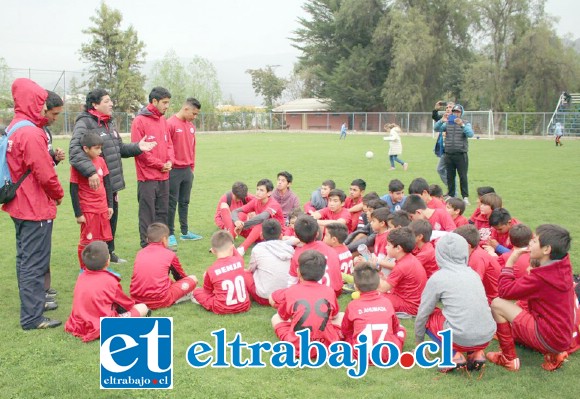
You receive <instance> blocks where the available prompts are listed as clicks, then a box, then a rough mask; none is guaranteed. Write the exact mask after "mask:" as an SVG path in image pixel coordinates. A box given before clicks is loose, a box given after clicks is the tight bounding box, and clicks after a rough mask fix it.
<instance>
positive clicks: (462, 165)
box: [434, 104, 473, 205]
mask: <svg viewBox="0 0 580 399" xmlns="http://www.w3.org/2000/svg"><path fill="white" fill-rule="evenodd" d="M462 115H463V106H461V104H455V106H454V107H453V108H452V110H451V115H449V116H448V115H443V117H442V118H441V119H440V120H439V121H437V123H435V126H434V130H435V131H437V132H445V133H444V137H445V139H444V140H445V142H444V147H445V150H444V151H445V152H444V153H445V169H447V187H448V188H449V195H450V196H452V197H453V196H455V195H456V192H455V191H456V188H455V175H456V173H457V174H459V185H460V188H461V197H463V201H464V202H465V203H466V204H467V205H469V198H468V197H469V189H468V185H467V170H468V168H469V157H468V149H469V143H468V142H467V139H468V138H469V137H473V128H472V127H471V123H469V122H468V121H466V120H463V119H461V116H462Z"/></svg>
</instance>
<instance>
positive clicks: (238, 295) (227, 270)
mask: <svg viewBox="0 0 580 399" xmlns="http://www.w3.org/2000/svg"><path fill="white" fill-rule="evenodd" d="M211 252H212V253H213V254H214V255H215V256H216V258H217V259H216V261H215V262H214V263H213V264H212V265H211V266H210V267H209V268H208V269H207V270H206V272H205V273H204V274H203V287H200V288H196V289H195V290H193V298H192V302H193V303H199V304H200V305H201V306H202V307H203V308H205V309H206V310H209V311H210V312H213V313H216V314H232V313H241V312H247V311H248V310H250V306H251V304H252V303H251V301H250V297H249V295H248V290H247V288H246V283H245V281H244V258H242V256H241V255H240V254H239V253H238V252H237V251H236V250H235V247H234V239H233V237H232V235H231V234H230V233H229V232H227V231H225V230H218V231H216V232H215V233H213V235H212V236H211Z"/></svg>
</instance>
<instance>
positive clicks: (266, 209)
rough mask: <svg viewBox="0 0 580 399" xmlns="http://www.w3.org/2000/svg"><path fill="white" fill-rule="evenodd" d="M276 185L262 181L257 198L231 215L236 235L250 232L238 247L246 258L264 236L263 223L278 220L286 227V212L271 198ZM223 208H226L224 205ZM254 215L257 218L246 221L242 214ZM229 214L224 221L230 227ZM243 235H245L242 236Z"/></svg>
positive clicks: (257, 185) (268, 181)
mask: <svg viewBox="0 0 580 399" xmlns="http://www.w3.org/2000/svg"><path fill="white" fill-rule="evenodd" d="M272 190H274V184H272V182H271V181H270V180H269V179H262V180H260V181H259V182H258V184H256V198H254V199H252V200H251V201H250V202H248V203H247V204H246V205H244V206H242V207H241V208H238V209H236V210H234V211H233V212H232V213H231V221H232V222H233V224H234V226H235V233H236V234H238V235H239V234H241V233H242V232H244V231H248V230H249V233H248V236H247V237H246V239H245V240H244V242H242V245H240V246H239V247H238V252H239V253H240V255H242V256H244V254H245V253H246V251H247V250H248V248H249V247H250V245H252V244H253V243H255V242H256V241H258V240H259V239H260V234H262V222H263V221H264V220H266V219H270V218H272V219H276V220H278V222H279V223H280V225H281V226H283V225H284V212H282V208H280V204H279V203H277V202H276V200H275V199H274V198H272V197H271V195H272ZM221 206H224V204H222V205H221ZM250 213H254V214H255V216H254V217H252V218H250V219H248V220H246V221H244V220H242V217H240V214H245V215H248V214H250ZM228 216H229V215H228V214H227V213H224V214H222V219H223V220H224V224H225V225H229V223H230V220H227V218H228ZM242 235H243V234H242Z"/></svg>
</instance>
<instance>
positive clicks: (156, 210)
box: [131, 87, 174, 248]
mask: <svg viewBox="0 0 580 399" xmlns="http://www.w3.org/2000/svg"><path fill="white" fill-rule="evenodd" d="M170 100H171V93H169V91H168V90H167V89H165V88H163V87H154V88H153V90H151V93H149V105H148V106H147V107H145V108H142V109H141V110H140V111H139V113H138V114H137V117H136V118H135V120H134V121H133V123H132V124H131V141H132V142H133V143H138V142H140V141H141V140H142V139H145V142H154V141H155V142H156V143H157V146H156V147H154V148H153V149H152V150H151V151H149V152H143V153H142V154H140V155H137V156H136V157H135V167H136V169H137V200H138V201H139V236H140V241H141V248H143V247H145V246H146V245H147V227H149V225H150V224H151V223H153V222H161V223H167V215H168V211H169V172H170V171H171V168H172V167H173V162H174V154H173V144H172V142H171V136H170V135H169V130H168V129H167V122H166V121H165V116H164V115H165V112H166V111H167V109H168V108H169V102H170Z"/></svg>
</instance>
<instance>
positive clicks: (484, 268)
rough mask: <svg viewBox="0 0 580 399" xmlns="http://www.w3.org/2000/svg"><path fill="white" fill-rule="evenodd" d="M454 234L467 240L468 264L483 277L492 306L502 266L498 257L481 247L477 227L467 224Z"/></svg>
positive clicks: (486, 293) (488, 299) (457, 229)
mask: <svg viewBox="0 0 580 399" xmlns="http://www.w3.org/2000/svg"><path fill="white" fill-rule="evenodd" d="M454 233H457V234H459V235H460V236H461V237H463V238H465V241H467V243H468V244H469V260H468V262H467V264H468V265H469V267H471V268H472V269H473V270H475V272H476V273H477V274H479V277H481V281H482V283H483V288H485V295H487V301H488V302H489V303H490V304H491V301H493V300H494V299H495V298H497V296H498V295H497V280H498V277H499V273H500V271H501V266H500V265H499V263H498V261H497V256H491V255H490V254H488V253H487V251H486V250H485V249H483V248H481V247H480V246H479V232H478V231H477V229H476V228H475V226H473V225H471V224H466V225H465V226H461V227H458V228H456V229H455V231H454Z"/></svg>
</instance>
